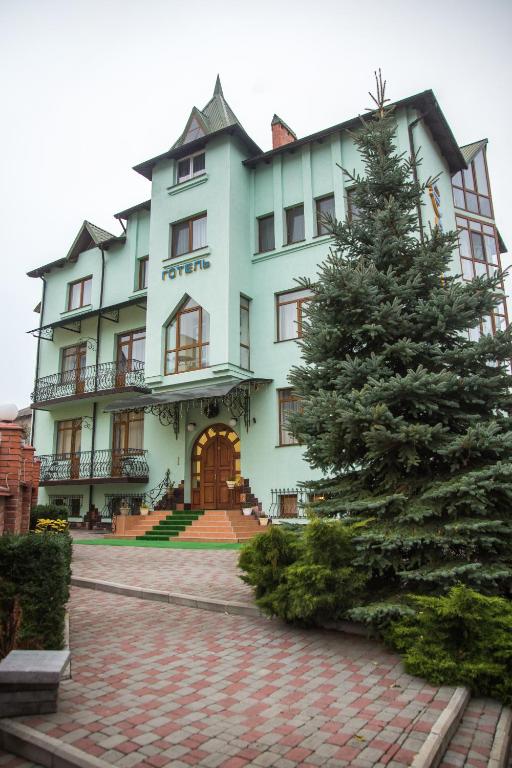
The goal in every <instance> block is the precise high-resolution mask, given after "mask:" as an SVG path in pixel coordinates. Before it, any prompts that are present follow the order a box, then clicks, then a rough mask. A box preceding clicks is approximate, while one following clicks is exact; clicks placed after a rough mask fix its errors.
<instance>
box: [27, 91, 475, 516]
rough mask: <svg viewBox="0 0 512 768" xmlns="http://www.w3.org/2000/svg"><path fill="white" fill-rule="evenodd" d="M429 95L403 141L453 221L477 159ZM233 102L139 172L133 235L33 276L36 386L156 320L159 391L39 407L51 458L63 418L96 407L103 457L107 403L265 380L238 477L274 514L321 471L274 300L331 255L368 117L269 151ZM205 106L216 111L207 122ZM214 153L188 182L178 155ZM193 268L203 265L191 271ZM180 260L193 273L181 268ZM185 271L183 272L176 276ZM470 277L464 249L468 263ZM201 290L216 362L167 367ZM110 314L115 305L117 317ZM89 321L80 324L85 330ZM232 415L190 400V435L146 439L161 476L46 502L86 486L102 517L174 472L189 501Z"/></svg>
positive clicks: (243, 434)
mask: <svg viewBox="0 0 512 768" xmlns="http://www.w3.org/2000/svg"><path fill="white" fill-rule="evenodd" d="M427 93H430V92H427ZM425 98H427V97H426V96H425V95H424V94H423V95H421V97H411V98H410V99H409V100H407V99H406V100H404V102H402V103H399V104H398V106H397V109H396V112H395V114H396V121H397V148H398V151H399V152H403V153H410V152H411V134H412V141H413V146H414V148H416V149H418V148H419V149H420V154H421V156H422V158H423V162H422V164H421V166H420V167H419V171H418V172H419V178H420V181H424V180H426V179H427V178H429V177H432V176H437V175H439V180H438V182H437V186H438V190H439V196H440V200H441V213H442V223H443V226H444V228H446V229H452V228H454V227H455V209H454V207H453V202H452V187H451V177H452V175H453V174H454V173H456V172H457V171H458V170H459V169H460V168H463V167H464V159H463V156H462V154H461V153H460V150H459V148H458V147H457V145H456V144H455V142H454V140H453V137H452V135H451V133H450V131H449V128H448V126H447V125H446V123H444V122H443V121H444V118H442V113H441V112H440V110H439V108H438V107H437V104H436V103H435V99H434V98H433V96H431V97H428V98H431V99H432V102H431V103H432V108H433V109H434V106H435V107H436V108H437V110H438V112H437V113H436V116H435V117H436V119H435V120H433V119H432V120H431V121H430V124H429V123H428V121H425V120H420V122H416V123H415V121H417V120H418V118H419V117H420V116H421V115H420V113H421V112H422V108H423V106H424V103H423V102H424V100H425ZM224 105H225V100H224V98H223V95H222V90H221V89H220V85H219V84H218V85H217V87H216V93H215V94H214V98H213V99H212V102H210V103H209V105H207V106H210V107H211V108H210V117H208V114H209V113H208V110H207V109H206V108H205V110H204V111H203V112H201V113H199V111H198V110H196V112H197V113H199V118H198V119H199V122H200V126H201V130H200V134H201V135H199V136H198V137H193V138H192V139H191V141H190V142H189V143H187V141H186V131H185V132H184V136H185V138H184V136H182V137H181V139H180V140H179V142H177V145H175V146H174V147H173V148H172V149H171V150H170V151H169V152H167V153H165V154H163V155H161V156H160V157H159V158H154V159H153V160H151V161H148V163H143V164H142V165H141V166H137V170H139V172H141V173H143V175H145V176H146V177H148V178H150V179H151V180H150V190H149V189H148V193H149V194H148V197H150V201H148V202H147V203H146V204H143V205H141V206H134V208H133V209H131V211H127V212H124V213H123V214H122V215H120V216H119V218H120V220H121V221H123V222H126V233H125V234H123V233H122V234H121V235H118V236H111V237H110V239H109V237H108V233H104V234H103V235H102V236H101V237H100V238H99V242H98V243H97V244H96V243H95V242H94V237H92V239H91V237H89V236H88V235H87V233H86V234H85V235H84V239H83V242H84V243H85V249H84V250H81V246H80V243H78V245H76V247H75V248H74V249H73V248H72V250H71V251H70V254H68V256H67V257H64V256H63V258H62V259H61V260H60V262H59V263H56V265H46V266H45V267H43V268H40V269H39V270H34V271H33V272H32V273H30V274H31V276H34V277H42V278H43V279H44V281H45V284H46V287H45V294H44V301H43V305H42V313H41V318H40V320H41V328H42V329H43V330H42V331H41V332H38V333H36V334H35V335H39V336H41V339H40V341H38V345H39V354H38V370H37V372H36V379H37V380H40V379H42V378H44V377H48V376H52V375H54V374H58V372H59V371H61V370H62V350H63V349H64V348H65V347H68V346H70V345H73V344H76V343H77V342H78V341H81V342H85V343H87V342H88V348H87V366H98V365H101V364H104V363H105V364H108V363H113V362H115V361H116V355H117V348H118V337H119V335H121V334H122V333H124V332H126V331H130V330H134V329H141V328H145V329H146V347H145V370H144V382H145V384H144V386H145V389H146V390H147V392H146V393H144V392H133V391H130V392H123V393H122V394H120V393H119V392H110V391H109V392H108V393H104V392H100V391H98V392H96V393H95V394H94V393H93V394H91V395H90V396H87V397H83V396H78V395H77V396H76V397H71V398H67V399H63V398H60V401H59V398H58V397H57V398H54V400H53V401H52V402H51V403H49V404H48V403H44V402H43V403H36V406H37V411H36V417H35V446H36V453H37V455H40V456H47V455H55V454H56V453H57V427H56V424H57V422H59V421H65V420H72V419H78V418H79V417H82V419H83V421H82V427H81V444H80V451H90V450H91V449H92V446H93V440H94V449H95V450H110V449H111V448H112V445H113V429H114V427H113V419H114V416H113V412H112V411H108V410H106V409H107V408H109V407H110V408H113V407H114V408H117V409H118V410H120V409H122V403H123V402H124V403H125V406H126V407H129V408H136V407H137V402H138V401H140V403H145V402H146V401H144V400H143V399H141V398H144V397H146V396H147V395H152V396H154V395H158V396H161V400H160V402H162V403H163V402H164V400H165V396H166V395H169V394H173V395H175V397H176V393H180V392H185V393H186V391H187V390H190V388H194V387H199V386H202V387H204V388H205V389H206V390H207V389H208V387H209V386H212V385H215V386H218V385H219V384H222V383H225V384H226V386H229V384H230V383H231V384H232V385H233V386H234V385H235V384H236V382H237V381H239V382H247V381H248V380H250V379H253V380H255V381H257V382H258V384H257V385H251V384H249V383H246V384H245V385H244V386H247V387H249V388H250V418H249V419H248V425H247V426H246V424H245V423H244V418H243V416H241V415H239V416H238V417H237V422H236V426H234V427H233V428H234V430H235V431H236V432H237V433H238V435H239V437H240V445H241V448H240V462H241V464H240V474H241V475H242V477H244V478H248V480H249V482H250V486H251V489H252V492H253V494H254V495H255V496H256V497H257V499H258V500H259V502H260V503H261V506H262V509H263V511H264V512H269V511H270V508H271V506H272V503H273V502H274V506H275V500H276V494H274V496H272V494H271V491H272V489H283V488H289V489H294V488H296V486H297V483H298V482H299V481H304V480H308V479H313V478H316V477H317V476H318V473H317V472H315V471H314V470H312V469H311V468H310V467H309V466H308V464H307V463H306V462H305V461H304V458H303V449H302V447H301V446H299V445H286V446H280V445H279V442H280V440H279V406H278V390H279V389H282V388H287V387H288V386H289V385H288V382H287V376H288V372H289V370H290V368H291V367H292V366H293V365H295V364H297V363H299V362H300V349H299V346H298V344H297V342H296V340H293V339H291V340H287V341H278V338H277V319H276V294H280V293H282V292H285V291H290V290H293V289H294V288H295V287H296V283H295V282H294V278H296V277H298V276H303V275H307V276H311V277H314V275H315V273H316V269H317V264H318V263H319V262H321V261H322V260H323V259H324V258H325V257H326V255H327V253H328V250H329V237H328V236H326V235H320V236H319V235H318V226H317V217H316V207H315V200H316V199H318V198H322V197H324V196H328V195H331V194H332V195H334V205H335V214H336V217H337V218H339V219H341V218H344V217H345V216H346V215H347V186H346V182H345V179H344V176H343V174H342V172H341V171H340V169H339V167H338V166H339V165H341V166H344V167H346V168H349V169H350V170H352V169H355V170H356V171H358V170H362V168H361V161H360V158H359V156H358V154H357V152H356V149H355V147H354V143H353V138H352V136H351V134H350V132H349V131H348V130H347V127H355V129H357V123H354V124H353V126H352V123H350V124H342V125H341V126H338V127H335V128H333V129H329V130H327V131H323V132H321V133H320V134H317V135H315V136H313V137H310V138H309V139H307V140H299V141H297V142H292V143H290V144H287V145H285V146H281V147H278V148H276V149H275V150H273V151H271V152H268V153H262V152H261V150H259V149H258V148H257V147H256V146H255V145H254V143H253V142H252V141H251V140H250V139H249V137H248V136H247V134H245V132H244V131H243V129H242V128H241V126H240V125H239V123H238V121H236V118H235V116H234V115H233V113H232V112H231V111H230V110H229V112H226V110H224V111H225V112H226V114H224V119H223V121H222V120H220V122H219V118H218V115H217V114H216V113H215V114H214V115H213V116H212V110H213V109H214V108H215V109H218V110H219V112H221V111H222V108H223V107H224ZM194 114H195V112H194V111H193V113H192V115H191V118H193V117H194ZM204 114H206V115H207V117H206V118H204V122H201V119H200V118H201V115H204ZM214 118H215V119H214ZM215 120H217V122H215ZM233 120H235V121H236V122H233ZM414 123H415V124H414ZM411 124H414V125H413V127H412V129H411V128H410V126H411ZM201 150H204V152H205V169H204V173H202V174H200V175H197V176H195V177H193V178H191V179H189V180H188V181H180V182H178V163H179V160H180V159H181V158H183V157H186V156H187V153H189V152H190V154H192V153H196V152H198V151H199V152H200V151H201ZM298 204H303V205H304V232H305V237H304V240H302V241H301V242H297V243H293V244H290V245H283V243H285V242H286V214H285V210H286V209H287V208H289V207H291V206H295V205H298ZM203 212H205V213H206V215H207V225H206V226H207V229H206V231H207V236H206V242H207V245H206V246H205V247H201V248H200V249H198V250H194V252H193V253H191V254H189V255H188V256H187V255H186V254H185V255H182V256H179V257H177V258H172V257H171V250H170V249H171V245H170V243H171V235H170V233H171V226H172V225H173V224H174V223H176V222H180V221H183V220H187V219H189V218H191V217H194V216H197V215H198V214H202V213H203ZM272 213H273V214H274V236H275V249H273V250H270V251H266V252H263V253H258V250H259V249H258V219H259V218H260V217H262V216H266V215H268V214H272ZM422 219H423V225H424V227H426V228H427V227H428V226H429V224H434V221H435V213H434V209H433V207H432V203H431V200H430V197H429V196H426V198H425V201H424V206H423V211H422ZM145 256H149V262H148V278H147V288H143V289H140V290H138V281H139V267H140V259H141V258H144V257H145ZM187 262H188V263H189V264H191V267H190V268H187V267H185V266H183V265H184V264H186V263H187ZM180 264H181V265H182V270H181V274H180V273H179V269H177V265H180ZM102 265H103V280H102ZM171 268H172V269H174V272H172V270H171V272H170V271H169V270H170V269H171ZM459 271H460V265H459V264H458V259H457V258H456V255H455V256H454V272H459ZM89 275H91V276H92V290H91V298H90V303H89V304H87V305H86V306H84V307H82V308H80V309H76V310H72V311H67V309H66V307H67V301H68V295H69V284H70V283H72V282H73V281H76V280H80V279H82V278H85V277H87V276H89ZM172 275H175V276H172ZM241 296H243V297H245V298H247V299H249V307H250V309H249V313H250V370H247V369H244V368H242V367H241V366H240V297H241ZM187 297H190V298H192V299H193V300H194V301H195V302H196V303H197V304H198V305H200V306H201V307H202V308H203V310H205V311H207V312H208V313H209V317H210V336H209V365H208V367H205V368H200V369H197V370H191V371H187V372H182V373H166V370H165V336H166V326H167V324H168V323H169V322H170V321H171V320H172V318H173V316H174V315H175V313H176V312H177V310H179V309H180V307H181V306H182V305H183V302H184V301H185V300H186V298H187ZM130 302H131V303H130ZM119 305H121V306H119ZM102 308H107V310H106V311H105V310H104V311H103V316H101V309H102ZM112 308H114V309H112ZM117 314H118V317H117V318H115V317H114V316H115V315H117ZM109 315H110V316H109ZM78 320H80V325H79V327H78V326H77V325H73V324H74V323H75V324H76V322H77V321H78ZM64 323H65V325H64ZM48 328H49V329H50V330H47V329H48ZM45 334H46V335H47V336H50V335H52V334H53V339H52V340H50V339H49V338H44V335H45ZM79 394H80V393H79ZM82 394H83V393H82ZM120 403H121V405H120ZM232 419H233V413H232V412H230V411H229V409H228V408H226V407H223V406H222V407H221V408H220V411H219V413H218V414H217V415H215V416H213V417H211V418H209V417H208V416H206V415H205V413H204V404H201V403H200V402H199V401H188V403H183V404H182V405H181V406H180V423H179V430H178V432H177V436H176V434H175V430H174V429H173V427H172V426H170V425H162V423H161V422H160V420H159V418H158V415H155V413H149V412H147V413H145V415H144V437H143V447H144V449H145V450H147V451H148V453H147V463H148V467H149V473H148V477H147V480H146V479H144V480H143V481H141V482H129V483H128V482H123V481H122V480H120V479H119V478H115V479H112V482H109V481H108V478H106V479H105V478H104V479H103V480H102V482H101V483H99V482H95V478H94V477H91V478H89V481H88V482H87V480H88V478H87V477H82V478H80V482H76V479H75V481H73V482H66V481H65V480H66V478H64V479H61V480H59V479H58V478H57V480H58V482H54V483H53V484H50V485H42V487H41V490H40V501H41V502H45V501H47V500H48V498H49V497H50V496H62V497H65V496H73V495H80V496H82V499H81V504H80V508H81V514H84V513H85V512H86V511H87V509H88V508H89V504H92V505H93V506H95V507H96V508H97V509H98V510H100V511H101V510H103V509H105V497H106V496H108V495H109V494H124V493H126V494H138V493H141V494H142V493H144V492H146V491H147V490H149V489H152V488H154V487H155V486H157V485H158V484H159V483H160V482H161V480H162V478H163V477H164V475H165V472H166V470H167V469H170V472H171V476H172V479H173V480H174V482H175V483H180V482H181V481H183V482H184V501H185V503H190V502H191V500H192V499H191V456H192V448H193V445H194V442H195V440H196V438H197V437H198V435H200V434H201V432H202V431H203V430H204V429H205V428H206V427H208V426H209V425H210V424H217V423H224V424H229V422H230V420H232ZM187 425H189V426H187ZM192 425H193V426H192ZM107 474H108V473H107ZM70 479H71V478H70ZM274 511H275V510H274Z"/></svg>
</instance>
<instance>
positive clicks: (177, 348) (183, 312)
mask: <svg viewBox="0 0 512 768" xmlns="http://www.w3.org/2000/svg"><path fill="white" fill-rule="evenodd" d="M192 312H199V326H198V331H199V333H198V340H197V344H184V345H180V344H179V340H180V336H181V330H180V323H181V318H182V317H183V315H187V314H190V313H192ZM203 312H205V310H204V309H203V308H202V307H201V306H200V305H199V304H197V305H196V306H195V307H189V308H187V309H185V308H182V309H179V310H178V311H177V312H176V314H175V315H174V317H172V318H171V320H170V321H169V322H168V323H167V325H166V327H165V352H164V375H165V376H171V375H173V374H176V373H190V371H199V370H201V369H203V368H209V367H210V366H209V364H208V365H201V362H202V358H203V355H202V352H203V347H209V346H210V337H209V336H208V341H203ZM174 321H176V326H175V330H174V333H175V346H174V347H169V346H168V345H167V342H168V333H169V326H170V325H171V324H172V323H173V322H174ZM186 349H198V350H199V354H198V360H199V365H198V366H197V367H195V368H187V370H186V371H179V370H178V364H179V353H180V352H182V351H183V350H186ZM171 352H174V357H175V359H174V370H173V371H169V370H168V367H167V355H168V354H169V353H171Z"/></svg>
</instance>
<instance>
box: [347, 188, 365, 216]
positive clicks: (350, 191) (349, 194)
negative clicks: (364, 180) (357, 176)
mask: <svg viewBox="0 0 512 768" xmlns="http://www.w3.org/2000/svg"><path fill="white" fill-rule="evenodd" d="M355 191H356V188H355V187H348V188H346V189H345V199H346V201H347V221H348V222H350V223H352V222H353V221H357V220H358V219H359V218H360V216H361V214H360V212H356V213H355V214H354V204H353V203H352V202H351V201H352V199H353V194H354V192H355Z"/></svg>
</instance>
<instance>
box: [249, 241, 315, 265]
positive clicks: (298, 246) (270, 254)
mask: <svg viewBox="0 0 512 768" xmlns="http://www.w3.org/2000/svg"><path fill="white" fill-rule="evenodd" d="M326 239H328V238H326ZM322 242H323V238H313V239H312V240H311V241H309V242H308V241H307V240H301V241H300V243H294V244H293V245H283V247H282V248H280V249H279V250H275V251H264V252H263V253H255V254H253V257H252V262H253V264H257V263H258V262H259V261H266V260H267V259H276V258H278V257H280V256H286V255H287V254H288V253H294V252H296V251H304V250H306V249H307V248H317V247H318V246H319V245H320V244H321V243H322Z"/></svg>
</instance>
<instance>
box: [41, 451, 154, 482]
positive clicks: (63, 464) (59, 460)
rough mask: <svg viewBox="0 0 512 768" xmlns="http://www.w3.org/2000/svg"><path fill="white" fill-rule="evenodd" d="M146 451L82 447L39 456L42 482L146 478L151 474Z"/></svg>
mask: <svg viewBox="0 0 512 768" xmlns="http://www.w3.org/2000/svg"><path fill="white" fill-rule="evenodd" d="M147 453H148V452H147V451H143V450H139V449H138V448H127V449H124V450H116V449H114V450H99V451H80V452H79V453H52V454H47V455H45V456H38V458H39V459H40V461H41V480H40V484H41V485H51V484H54V483H85V482H95V481H99V482H107V481H108V482H118V483H126V482H128V483H130V482H131V483H134V482H139V483H143V482H146V481H147V479H148V476H149V466H148V462H147Z"/></svg>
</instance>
